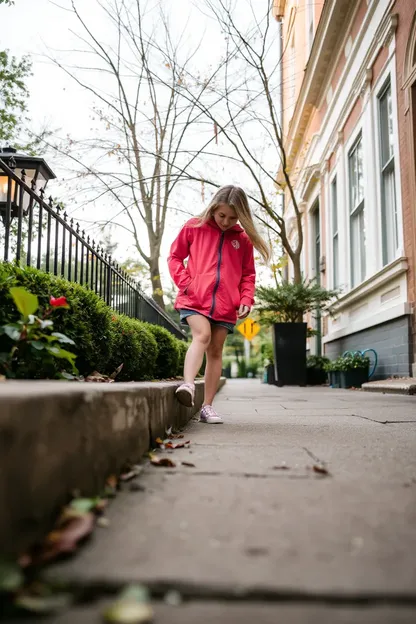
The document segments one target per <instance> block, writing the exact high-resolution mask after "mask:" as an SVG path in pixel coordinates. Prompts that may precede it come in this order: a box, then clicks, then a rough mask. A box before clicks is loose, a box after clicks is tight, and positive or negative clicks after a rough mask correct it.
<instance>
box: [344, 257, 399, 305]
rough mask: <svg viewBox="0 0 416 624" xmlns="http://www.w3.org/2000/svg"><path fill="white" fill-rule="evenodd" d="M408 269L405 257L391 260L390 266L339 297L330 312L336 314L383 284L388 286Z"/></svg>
mask: <svg viewBox="0 0 416 624" xmlns="http://www.w3.org/2000/svg"><path fill="white" fill-rule="evenodd" d="M408 268H409V265H408V263H407V258H406V257H405V256H401V257H400V258H397V259H396V260H393V262H390V264H387V265H386V266H385V267H383V268H382V269H381V270H380V271H378V272H377V273H375V274H374V275H372V276H371V277H369V278H368V279H366V280H365V281H364V282H362V283H361V284H359V285H358V286H355V288H353V289H352V290H350V291H349V292H348V293H346V294H345V295H341V297H339V299H338V300H337V301H336V302H335V303H334V305H333V306H332V312H333V313H335V314H337V313H338V312H341V311H342V310H344V309H345V308H348V307H350V306H351V305H352V304H354V303H357V302H358V301H360V300H361V299H364V298H365V297H367V296H368V295H369V294H371V293H373V292H374V291H376V290H378V289H379V288H382V287H383V286H384V285H385V284H388V283H389V282H390V281H391V279H393V278H395V277H398V276H399V275H401V274H402V273H406V271H407V270H408Z"/></svg>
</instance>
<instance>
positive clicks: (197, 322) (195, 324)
mask: <svg viewBox="0 0 416 624" xmlns="http://www.w3.org/2000/svg"><path fill="white" fill-rule="evenodd" d="M187 321H188V324H189V327H190V328H191V331H192V343H191V345H190V347H189V349H188V351H187V353H186V357H185V365H184V373H183V376H184V380H185V383H190V384H193V383H194V381H195V377H196V376H197V374H198V371H199V369H200V368H201V366H202V361H203V359H204V353H205V351H206V350H207V348H208V345H209V343H210V341H211V324H210V322H209V321H208V319H206V318H205V317H204V316H201V315H200V314H195V315H193V316H188V319H187Z"/></svg>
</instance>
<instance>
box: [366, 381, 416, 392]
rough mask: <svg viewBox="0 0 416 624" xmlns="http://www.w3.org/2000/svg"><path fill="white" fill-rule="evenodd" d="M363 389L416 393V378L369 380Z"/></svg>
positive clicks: (367, 390)
mask: <svg viewBox="0 0 416 624" xmlns="http://www.w3.org/2000/svg"><path fill="white" fill-rule="evenodd" d="M361 387H362V389H363V390H365V391H366V392H384V393H388V394H407V395H416V379H414V378H408V379H385V380H381V381H369V382H368V383H365V384H363V385H362V386H361Z"/></svg>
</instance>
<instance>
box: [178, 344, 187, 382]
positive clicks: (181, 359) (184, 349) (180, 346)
mask: <svg viewBox="0 0 416 624" xmlns="http://www.w3.org/2000/svg"><path fill="white" fill-rule="evenodd" d="M177 345H178V350H179V359H178V368H177V371H176V374H177V376H178V377H182V376H183V366H184V364H185V356H186V353H187V351H188V347H189V343H188V342H185V341H184V340H178V342H177Z"/></svg>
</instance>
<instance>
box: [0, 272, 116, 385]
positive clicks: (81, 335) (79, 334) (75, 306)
mask: <svg viewBox="0 0 416 624" xmlns="http://www.w3.org/2000/svg"><path fill="white" fill-rule="evenodd" d="M12 286H22V287H23V288H25V289H26V290H28V291H29V292H31V293H32V294H34V295H37V297H38V299H39V306H40V308H41V309H45V308H46V307H47V306H48V304H49V299H50V297H51V296H52V297H61V296H63V297H66V298H67V300H68V302H69V304H70V307H71V311H70V313H69V314H68V313H65V311H64V310H57V311H56V315H55V317H54V328H55V331H58V332H61V333H63V334H65V335H67V336H68V337H69V338H71V339H72V340H73V341H74V343H75V346H74V348H73V351H74V353H75V354H76V356H77V368H78V370H79V372H80V374H81V375H88V374H89V373H91V372H92V371H93V370H98V371H100V372H104V371H105V372H108V371H107V367H108V361H109V359H110V356H111V349H112V334H111V314H112V311H111V309H110V308H109V307H108V306H107V305H106V304H105V303H104V301H103V300H102V299H101V298H100V297H99V296H98V295H96V294H95V293H94V292H92V291H90V290H88V289H87V288H85V287H83V286H81V285H80V284H76V283H72V282H69V281H68V280H65V279H63V278H58V277H55V276H53V275H51V274H50V273H44V272H43V271H38V270H37V269H34V268H32V267H26V268H24V269H23V268H21V267H18V266H15V265H12V264H8V263H5V264H1V265H0V324H5V323H8V322H13V321H14V320H16V309H15V307H14V304H13V300H12V298H11V296H10V288H11V287H12ZM110 372H112V371H110Z"/></svg>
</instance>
